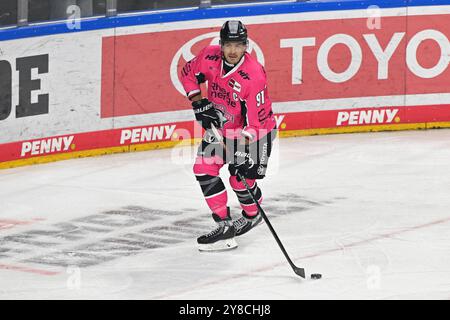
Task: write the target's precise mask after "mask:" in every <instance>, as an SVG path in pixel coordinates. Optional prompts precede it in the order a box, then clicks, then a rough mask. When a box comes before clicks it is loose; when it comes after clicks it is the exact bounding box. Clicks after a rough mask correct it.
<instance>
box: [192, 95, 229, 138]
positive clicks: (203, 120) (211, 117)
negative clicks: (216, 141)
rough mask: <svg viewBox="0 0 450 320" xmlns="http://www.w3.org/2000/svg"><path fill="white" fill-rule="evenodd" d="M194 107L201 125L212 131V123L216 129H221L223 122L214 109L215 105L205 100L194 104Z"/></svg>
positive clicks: (196, 117)
mask: <svg viewBox="0 0 450 320" xmlns="http://www.w3.org/2000/svg"><path fill="white" fill-rule="evenodd" d="M192 107H193V108H194V113H195V119H196V120H197V121H198V122H199V123H200V125H201V126H202V127H203V128H204V129H205V130H208V129H211V123H212V124H214V126H215V127H216V128H220V127H221V124H222V121H221V119H220V117H219V114H218V113H217V111H216V109H214V105H213V104H212V102H210V101H209V100H208V99H206V98H203V99H201V100H198V101H194V102H192Z"/></svg>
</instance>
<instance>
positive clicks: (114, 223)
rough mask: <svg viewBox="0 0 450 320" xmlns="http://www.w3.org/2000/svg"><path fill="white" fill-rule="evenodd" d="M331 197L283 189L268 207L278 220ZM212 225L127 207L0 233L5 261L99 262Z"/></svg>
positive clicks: (196, 216)
mask: <svg viewBox="0 0 450 320" xmlns="http://www.w3.org/2000/svg"><path fill="white" fill-rule="evenodd" d="M331 202H333V201H325V202H322V203H321V202H317V201H314V200H310V199H306V198H303V197H301V196H299V195H296V194H282V195H276V196H273V197H271V198H269V199H267V200H265V201H264V210H265V211H266V213H267V215H268V217H269V218H272V219H273V218H277V217H278V216H282V215H288V214H299V213H300V214H301V213H302V212H303V211H306V210H310V209H313V208H314V207H317V206H321V205H323V204H325V203H331ZM236 208H238V207H236ZM233 212H235V214H237V213H238V212H240V210H239V211H238V210H233ZM211 225H212V219H210V217H209V215H208V214H203V213H201V212H198V210H194V209H189V208H187V209H183V210H180V211H169V210H160V209H153V208H146V207H141V206H126V207H123V208H120V209H117V210H109V211H104V212H101V213H98V214H93V215H88V216H84V217H81V218H76V219H73V220H69V221H66V222H59V223H54V224H50V225H47V226H42V227H40V228H39V229H37V228H36V229H31V230H27V231H24V232H20V233H13V234H8V235H6V236H3V237H0V264H5V265H7V264H10V265H13V264H14V265H15V264H20V265H30V264H31V265H34V266H36V265H40V266H41V267H42V266H50V267H63V268H65V267H67V266H70V265H76V266H78V267H89V266H95V265H98V264H101V263H104V262H107V261H111V260H114V259H117V258H121V257H127V256H131V255H136V254H139V253H142V252H148V251H149V250H153V249H159V248H165V247H168V246H172V245H177V244H180V243H186V242H192V243H193V244H194V243H195V239H196V237H197V236H198V235H200V234H203V233H204V232H206V231H208V230H209V229H210V228H211Z"/></svg>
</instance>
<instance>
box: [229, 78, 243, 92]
mask: <svg viewBox="0 0 450 320" xmlns="http://www.w3.org/2000/svg"><path fill="white" fill-rule="evenodd" d="M228 85H229V86H230V87H231V88H233V90H234V91H237V92H241V85H240V84H239V82H237V81H236V80H234V79H233V78H231V79H230V80H229V81H228Z"/></svg>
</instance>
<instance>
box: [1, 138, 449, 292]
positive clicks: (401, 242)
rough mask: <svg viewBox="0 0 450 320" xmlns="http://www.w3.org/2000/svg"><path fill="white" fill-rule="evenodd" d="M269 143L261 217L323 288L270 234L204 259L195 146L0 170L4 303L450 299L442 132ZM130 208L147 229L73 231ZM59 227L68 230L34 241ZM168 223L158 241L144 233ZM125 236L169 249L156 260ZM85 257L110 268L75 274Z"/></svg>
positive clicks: (206, 216)
mask: <svg viewBox="0 0 450 320" xmlns="http://www.w3.org/2000/svg"><path fill="white" fill-rule="evenodd" d="M276 143H277V147H276V148H275V151H274V155H273V157H272V158H271V161H272V162H271V163H270V164H269V169H270V170H269V171H268V176H267V178H266V179H264V180H262V181H261V182H259V185H260V187H261V188H262V191H263V194H264V198H265V200H264V202H263V208H266V213H267V215H268V217H269V219H271V222H272V224H273V226H274V228H275V230H276V231H277V233H278V235H279V237H280V238H281V240H282V241H283V243H284V245H285V247H286V249H287V251H288V252H289V254H290V255H291V258H292V260H293V261H294V262H295V263H296V264H297V265H299V266H302V267H304V268H305V269H306V273H307V276H308V277H309V275H310V274H311V273H321V274H323V277H322V279H321V280H311V279H309V278H307V279H306V280H305V279H302V278H299V277H298V276H296V275H295V274H294V273H293V271H292V270H291V269H290V266H289V265H288V263H287V262H286V260H285V258H284V256H283V255H282V253H281V251H280V249H279V248H278V246H277V244H276V242H275V240H274V239H273V237H272V235H271V233H270V231H269V230H268V228H267V226H266V225H261V226H259V227H258V228H256V229H254V230H252V231H251V232H250V233H248V234H246V235H244V236H242V237H240V238H238V239H237V241H238V244H239V247H238V248H237V249H234V250H231V251H228V252H220V253H200V252H199V251H198V250H197V248H196V241H195V239H196V237H197V236H198V235H200V233H201V232H203V231H204V232H209V231H210V230H211V227H213V221H212V219H211V217H210V213H209V210H208V208H207V207H206V204H205V203H204V200H203V198H202V196H201V191H200V188H199V186H198V184H197V182H196V181H195V178H194V176H193V175H192V173H191V167H192V162H193V159H194V151H195V148H191V147H182V148H175V149H165V150H156V151H148V152H138V153H129V154H117V155H111V156H103V157H96V158H84V159H73V160H68V161H61V162H56V163H50V164H44V165H36V166H31V167H22V168H14V169H8V170H2V171H0V298H1V299H23V298H26V299H450V210H449V209H450V130H430V131H408V132H386V133H365V134H352V135H329V136H312V137H302V138H289V139H280V140H277V142H276ZM182 154H183V156H182ZM221 175H222V177H223V178H224V181H225V182H226V185H227V188H228V190H229V192H228V198H229V204H230V206H231V207H232V210H233V213H234V215H235V216H238V214H239V209H238V206H237V199H236V197H235V195H234V194H233V192H232V191H231V189H229V186H228V182H227V181H228V176H229V175H228V171H227V170H226V168H224V169H222V172H221ZM130 206H132V207H134V208H136V207H137V208H141V209H142V208H144V209H143V210H144V214H146V215H152V212H156V215H155V217H156V218H155V219H154V220H148V221H147V220H145V221H144V220H133V221H135V222H136V221H137V222H136V224H135V225H129V226H115V227H114V226H111V225H109V226H108V225H104V224H103V221H102V220H101V219H100V221H97V223H93V222H86V221H84V222H75V220H76V219H81V218H86V217H88V216H95V217H97V218H98V217H105V218H106V219H109V217H110V216H111V217H112V218H114V217H115V216H117V215H114V214H111V212H112V211H117V210H119V211H120V210H122V212H123V210H125V211H127V210H130ZM127 207H128V209H126V208H127ZM131 210H133V209H131ZM145 210H149V211H148V212H145ZM158 210H162V211H160V212H159V214H158ZM122 217H123V216H122ZM191 219H193V220H192V221H194V222H195V223H196V224H197V226H194V227H192V226H189V225H188V224H187V223H188V222H189V220H191ZM105 221H107V220H105ZM127 221H128V222H130V221H132V220H131V218H130V220H127ZM8 222H10V224H8ZM61 223H72V227H73V226H76V228H75V229H73V228H72V229H73V230H69V231H67V230H66V231H61V232H59V233H57V234H53V235H50V236H49V235H45V234H39V231H40V230H41V231H42V230H44V231H49V230H50V231H51V230H55V226H61ZM174 225H177V226H178V229H177V230H178V231H173V232H172V234H170V232H169V235H168V236H167V237H166V238H164V236H161V235H157V234H156V235H155V234H152V233H151V232H150V233H148V232H147V233H145V231H144V230H148V229H151V228H160V229H161V228H163V229H164V228H165V227H167V226H174ZM80 226H87V227H91V228H94V227H98V228H104V232H92V231H89V230H88V231H86V232H85V233H80V232H79V231H80V228H81V227H80ZM77 228H78V229H77ZM77 232H78V233H77ZM27 235H28V236H29V238H26V236H27ZM30 235H31V236H30ZM71 235H74V236H73V237H71ZM130 235H131V236H132V237H133V236H137V237H141V238H140V239H147V240H148V241H147V242H145V241H144V242H145V243H146V244H150V246H151V244H152V243H154V241H158V239H161V238H158V237H163V238H164V239H165V240H167V239H169V241H168V243H167V242H166V243H164V244H163V245H162V247H159V248H154V249H152V248H151V247H145V245H144V247H143V246H142V243H143V242H142V241H141V242H136V243H133V242H131V241H130ZM143 237H148V238H143ZM155 238H156V240H155ZM24 239H25V240H24ZM27 239H28V240H30V239H31V240H30V241H31V242H27V241H28V240H27ZM111 239H113V240H112V243H113V245H112V246H109V245H105V244H108V243H110V242H108V241H110V240H111ZM121 239H122V240H123V242H122V244H123V245H120V243H121V242H120V241H121ZM152 239H153V240H152ZM172 242H173V243H172ZM83 253H87V254H89V255H90V256H91V257H92V256H94V257H107V259H105V261H104V262H102V261H101V259H100V260H99V261H100V262H98V263H96V264H93V265H90V266H83V264H82V263H81V265H78V264H77V261H78V260H77V258H76V257H78V256H79V255H82V254H83ZM55 255H56V256H57V257H59V258H61V257H62V260H60V262H56V264H53V265H52V264H48V263H42V261H41V263H36V260H34V261H35V262H33V261H31V260H33V258H36V257H44V258H46V259H47V260H46V261H50V262H51V261H58V259H56V258H54V257H55ZM52 257H53V258H52ZM30 258H31V259H30ZM52 259H54V260H52ZM64 259H66V260H64ZM64 261H67V263H68V264H69V265H65V264H64V263H65V262H64ZM58 263H59V264H60V265H57V264H58ZM48 271H50V272H52V273H51V274H46V272H48Z"/></svg>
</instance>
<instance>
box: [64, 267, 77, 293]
mask: <svg viewBox="0 0 450 320" xmlns="http://www.w3.org/2000/svg"><path fill="white" fill-rule="evenodd" d="M66 273H67V274H68V275H69V277H68V278H67V282H66V285H67V288H68V289H69V290H78V289H80V288H81V270H80V268H79V267H78V266H68V267H67V269H66Z"/></svg>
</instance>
